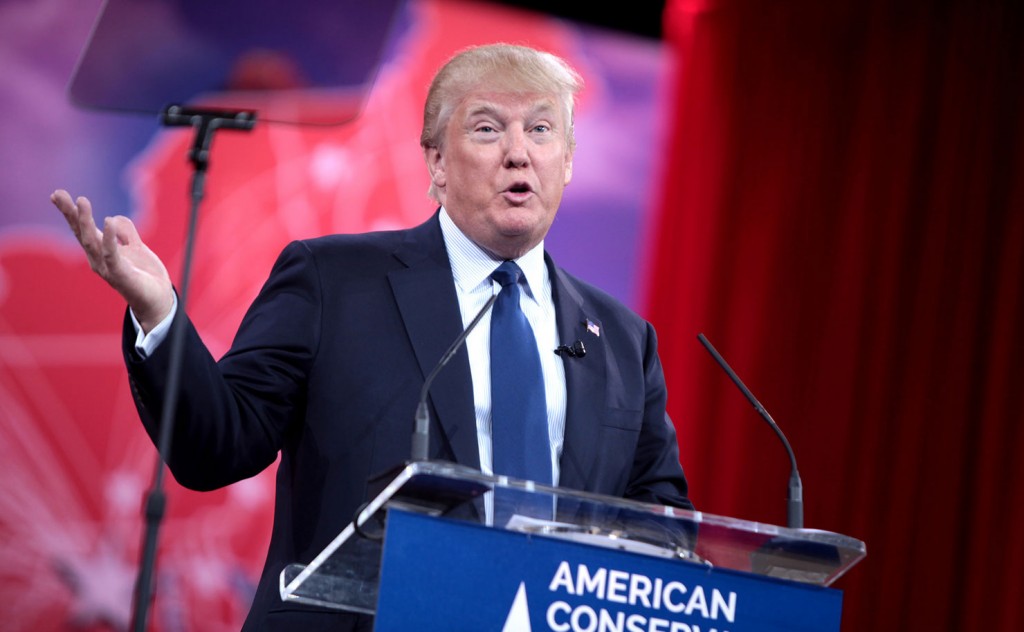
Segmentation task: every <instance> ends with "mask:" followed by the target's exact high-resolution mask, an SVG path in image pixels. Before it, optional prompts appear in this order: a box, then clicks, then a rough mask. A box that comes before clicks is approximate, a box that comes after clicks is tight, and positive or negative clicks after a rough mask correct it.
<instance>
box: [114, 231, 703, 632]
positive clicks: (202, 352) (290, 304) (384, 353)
mask: <svg viewBox="0 0 1024 632" xmlns="http://www.w3.org/2000/svg"><path fill="white" fill-rule="evenodd" d="M546 261H547V265H548V266H549V270H550V272H551V275H552V286H553V298H554V303H555V309H556V320H557V327H558V334H559V338H560V340H561V341H562V342H563V343H570V344H571V343H572V342H573V341H575V340H582V341H584V344H585V345H586V350H587V352H586V355H585V357H583V358H573V357H567V358H564V359H563V361H564V363H565V380H566V390H567V411H566V424H565V441H564V447H563V452H562V456H561V461H560V467H561V475H560V482H559V484H560V485H561V486H564V487H571V488H576V489H581V490H586V491H591V492H596V493H600V494H608V495H613V496H621V497H626V498H632V499H636V500H642V501H647V502H655V503H660V504H668V505H675V506H682V507H687V508H689V507H691V505H690V504H689V501H688V500H687V497H686V481H685V479H684V477H683V472H682V469H681V467H680V465H679V454H678V447H677V445H676V436H675V431H674V430H673V428H672V425H671V423H670V422H669V421H668V419H667V417H666V415H665V398H666V393H665V382H664V377H663V375H662V369H661V364H660V361H659V360H658V356H657V352H656V341H655V335H654V330H653V329H652V328H651V326H650V325H649V324H648V323H646V322H645V321H643V320H642V319H641V318H640V317H638V316H637V315H636V314H634V313H633V312H631V311H630V310H628V309H626V308H625V307H624V306H622V305H621V304H620V303H619V302H618V301H616V300H615V299H613V298H612V297H610V296H608V295H607V294H605V293H603V292H601V291H600V290H598V289H596V288H594V287H592V286H590V285H588V284H586V283H584V282H582V281H579V280H578V279H576V278H574V277H572V276H571V275H569V274H567V273H566V272H564V271H563V270H561V269H559V268H558V267H556V266H555V265H554V264H553V263H552V262H551V260H550V258H546ZM176 318H187V316H186V315H185V314H184V313H183V310H179V312H178V314H177V315H176ZM588 322H589V323H593V324H595V325H596V326H597V331H596V332H595V331H594V330H593V329H594V328H593V327H591V328H589V329H588ZM185 330H186V332H187V340H186V343H185V360H184V376H183V381H182V389H181V393H180V400H179V404H178V415H177V421H176V425H175V428H174V433H173V444H172V448H171V452H170V455H169V462H168V465H169V467H170V469H171V472H172V473H173V475H174V477H175V478H176V479H177V480H178V482H180V483H181V484H182V485H184V486H185V487H188V488H192V489H196V490H210V489H215V488H219V487H222V486H224V485H228V484H231V483H233V482H235V481H238V480H241V479H244V478H247V477H250V476H253V475H255V474H257V473H259V472H260V471H262V470H263V469H264V468H266V467H267V466H268V465H270V464H272V463H273V462H274V461H275V459H276V458H277V457H278V454H280V458H281V461H280V464H279V466H278V472H277V494H276V500H275V503H276V504H275V513H274V527H273V533H272V536H271V542H270V547H269V551H268V554H267V561H266V566H265V568H264V571H263V575H262V577H261V580H260V584H259V587H258V588H257V593H256V597H255V601H254V603H253V606H252V609H251V610H250V613H249V617H248V619H247V621H246V629H299V628H300V626H301V627H302V628H305V629H306V630H311V629H320V628H321V627H323V629H332V630H338V629H363V628H364V627H365V629H369V625H370V622H369V621H368V619H366V618H360V617H356V616H350V615H346V614H343V613H330V612H318V611H315V610H313V609H309V608H306V607H303V606H298V605H295V604H290V603H283V602H282V601H281V600H280V597H279V595H278V575H279V574H280V572H281V569H282V568H283V567H284V566H285V565H287V564H289V563H293V562H301V563H308V562H309V561H311V560H312V558H313V557H314V556H315V555H316V554H317V553H318V552H319V551H320V550H321V549H322V548H323V547H324V546H325V545H326V544H327V543H328V542H330V541H331V540H332V539H333V538H334V537H335V536H336V535H337V534H338V533H339V532H340V531H341V530H342V529H343V528H344V526H345V525H346V524H348V523H349V522H350V521H351V519H352V517H353V514H354V512H355V511H356V509H357V507H358V506H359V505H360V504H362V503H363V502H364V501H366V500H367V499H368V484H367V481H368V480H369V479H370V478H371V477H373V476H374V475H376V474H379V473H381V472H384V471H385V470H388V469H389V468H393V467H395V466H396V465H398V464H400V463H402V462H403V461H404V460H407V459H408V458H409V454H410V449H411V435H412V429H413V417H414V413H415V410H416V403H417V399H418V396H419V392H420V388H421V386H422V384H423V379H424V376H425V375H427V374H428V373H429V372H430V371H431V369H433V367H434V366H435V365H436V363H437V362H438V360H439V359H440V358H441V356H442V355H443V353H444V352H445V350H446V349H447V347H448V345H449V344H450V343H451V342H452V340H454V339H455V338H456V337H457V336H458V335H459V334H460V333H461V331H462V318H461V315H460V311H459V306H458V299H457V296H456V292H455V287H454V283H453V281H452V271H451V267H450V264H449V260H448V255H447V252H446V250H445V246H444V240H443V238H442V235H441V229H440V224H439V223H438V219H437V216H436V215H435V216H434V217H433V218H432V219H430V220H428V221H427V222H426V223H424V224H422V225H420V226H418V227H415V228H412V229H408V230H401V231H392V232H381V233H368V234H361V235H332V236H327V237H321V238H317V239H312V240H308V241H299V242H293V243H291V244H290V245H288V246H287V247H286V248H285V249H284V251H283V252H282V254H281V256H280V257H279V259H278V261H277V262H276V264H275V265H274V269H273V271H272V272H271V274H270V277H269V278H268V280H267V282H266V284H265V285H264V287H263V289H262V290H261V292H260V294H259V296H258V297H257V298H256V300H255V301H254V303H253V304H252V306H251V307H250V309H249V311H248V313H247V314H246V316H245V318H244V320H243V322H242V325H241V327H240V328H239V331H238V333H237V335H236V337H235V340H234V342H233V344H232V347H231V349H230V350H229V351H228V353H227V354H226V355H225V356H224V357H223V358H222V359H221V360H220V361H219V362H217V361H215V360H214V358H212V357H211V356H210V354H209V352H208V351H207V350H206V347H205V346H204V345H203V344H202V342H201V340H200V339H199V336H198V335H197V333H196V331H195V329H194V328H193V327H192V325H191V324H190V323H186V329H185ZM134 338H135V334H134V331H133V330H132V329H131V325H130V322H129V321H128V319H127V317H126V322H125V336H124V354H125V358H126V363H127V366H128V370H129V377H130V380H129V381H130V383H131V386H132V391H133V394H134V396H135V401H136V405H137V407H138V409H139V413H140V416H141V418H142V420H143V423H144V425H145V427H146V429H147V431H148V432H149V433H150V435H151V437H153V439H154V442H155V441H156V437H157V436H158V425H159V410H160V407H161V405H162V397H163V385H164V383H165V381H166V372H167V365H168V356H169V347H170V345H169V344H164V345H161V346H160V347H159V348H158V349H157V350H156V351H155V352H154V353H153V355H152V356H150V357H149V358H147V359H145V360H142V359H140V358H139V356H138V355H137V354H136V353H135V351H134V348H133V343H134ZM553 351H554V350H552V352H553ZM430 402H431V405H432V411H431V414H432V428H431V435H430V437H431V438H430V456H431V458H438V459H447V460H452V461H456V462H458V463H462V464H465V465H469V466H472V467H479V451H478V447H477V433H476V419H475V412H474V405H473V390H472V383H471V377H470V369H469V359H468V356H467V354H466V352H465V350H462V351H460V352H459V354H458V355H456V356H455V357H454V358H453V360H452V362H451V363H450V364H449V365H448V366H447V367H446V368H445V370H444V371H442V372H441V373H440V374H439V375H438V377H437V379H436V381H435V383H434V384H433V386H432V388H431V391H430Z"/></svg>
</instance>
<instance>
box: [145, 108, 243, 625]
mask: <svg viewBox="0 0 1024 632" xmlns="http://www.w3.org/2000/svg"><path fill="white" fill-rule="evenodd" d="M161 122H162V123H163V124H164V125H165V126H168V127H192V128H193V129H195V136H194V138H193V141H192V148H191V149H190V150H189V152H188V159H189V162H191V163H192V166H193V173H192V189H191V198H192V206H191V212H190V214H189V224H188V233H187V236H186V241H185V260H184V262H183V265H182V273H181V286H180V290H179V293H178V309H179V310H184V309H185V305H186V303H187V301H188V293H189V281H190V280H191V276H192V258H193V250H194V248H195V241H196V232H197V231H196V225H197V223H198V218H199V205H200V203H201V202H202V199H203V193H204V189H205V185H206V171H207V169H208V167H209V164H210V145H211V144H212V143H213V133H214V132H215V131H217V130H218V129H228V130H239V131H250V130H252V128H253V126H254V125H255V124H256V114H255V112H250V111H237V110H235V111H229V110H209V109H193V108H185V107H182V106H178V105H172V106H170V107H168V108H167V109H166V110H164V112H163V113H162V114H161ZM182 313H184V311H182ZM184 334H185V319H184V318H178V317H175V319H174V322H173V325H172V327H171V332H170V340H169V344H170V345H171V347H170V360H169V366H168V379H167V389H166V391H165V394H164V406H163V410H162V411H161V413H160V436H159V441H157V457H156V465H155V468H154V470H155V471H154V473H153V485H152V487H150V489H149V490H148V491H147V492H146V503H145V511H144V514H145V518H146V530H145V535H144V538H143V543H142V560H141V562H140V565H139V576H138V578H137V580H136V584H135V595H134V599H133V601H134V603H133V604H132V605H133V609H132V630H134V631H135V632H144V631H145V629H146V623H147V619H148V612H149V606H150V602H151V601H152V599H153V595H154V589H153V571H154V569H155V567H156V552H157V540H158V536H159V532H160V524H161V523H162V522H163V518H164V513H165V511H166V509H167V495H166V494H165V493H164V489H163V486H164V472H165V467H164V463H165V461H169V460H170V450H171V435H172V429H173V426H174V418H175V413H176V409H177V406H178V391H179V388H180V382H181V364H182V360H183V350H184V342H185V335H184Z"/></svg>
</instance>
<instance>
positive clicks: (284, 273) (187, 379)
mask: <svg viewBox="0 0 1024 632" xmlns="http://www.w3.org/2000/svg"><path fill="white" fill-rule="evenodd" d="M179 319H181V320H184V323H181V324H182V325H183V327H182V328H181V331H183V333H184V336H185V339H184V344H183V359H182V373H181V388H180V389H179V399H178V403H177V406H176V414H175V418H174V428H173V432H172V438H171V446H170V450H169V453H167V454H164V455H163V456H164V460H165V461H166V462H167V464H168V466H169V467H170V470H171V472H172V474H173V475H174V477H175V479H177V481H178V482H179V483H181V484H182V485H184V486H185V487H188V488H191V489H196V490H210V489H216V488H219V487H223V486H225V485H229V484H231V483H233V482H236V481H238V480H241V479H244V478H248V477H250V476H254V475H255V474H258V473H259V472H260V471H262V470H263V469H264V468H266V467H267V466H268V465H270V464H271V463H273V462H274V460H275V459H276V458H277V453H278V451H279V450H280V449H281V447H282V445H283V444H284V441H285V439H286V437H287V435H288V433H289V432H294V431H295V428H296V426H297V425H298V424H297V423H296V422H298V421H299V420H300V419H301V417H302V415H303V413H304V409H305V390H306V382H307V377H308V373H309V370H310V366H311V364H312V361H313V359H314V357H315V355H316V353H317V348H318V343H319V340H320V323H321V293H320V277H319V274H318V271H317V269H316V264H315V261H314V259H313V257H312V255H311V253H310V251H309V249H308V247H307V246H306V245H305V244H303V243H301V242H293V243H292V244H290V245H289V246H288V247H287V248H285V250H284V251H283V252H282V253H281V256H280V257H279V258H278V260H277V262H276V263H275V265H274V268H273V270H272V272H271V274H270V277H269V278H268V280H267V282H266V283H265V284H264V286H263V289H262V290H261V291H260V294H259V296H258V297H257V298H256V300H255V301H254V302H253V304H252V306H251V307H250V308H249V311H248V312H247V314H246V316H245V318H244V319H243V321H242V325H241V327H240V328H239V331H238V334H237V335H236V337H235V340H234V342H233V344H232V346H231V349H230V350H229V351H228V353H227V354H226V355H225V356H224V357H223V358H222V359H221V360H220V361H219V362H217V361H215V360H214V358H213V357H212V356H211V355H210V352H209V351H208V350H207V348H206V346H205V345H204V344H203V342H202V340H201V339H200V337H199V335H198V333H197V332H196V330H195V327H194V326H193V325H192V323H191V322H190V321H189V320H188V317H187V315H186V314H185V313H184V310H182V309H179V310H178V313H177V315H176V316H175V320H179ZM174 324H175V325H178V323H174ZM173 331H174V327H172V332H173ZM171 335H172V336H173V335H174V334H173V333H172V334H171ZM172 342H173V340H171V339H170V338H168V340H165V341H164V343H163V344H161V345H160V346H159V347H158V348H157V349H156V350H155V352H154V353H153V354H152V355H151V356H149V357H147V358H145V359H140V358H139V356H138V355H137V354H136V352H135V350H134V335H133V329H132V326H131V323H130V321H129V316H127V315H126V316H125V331H124V335H123V341H122V347H123V353H124V356H125V363H126V365H127V367H128V374H129V382H130V385H131V388H132V395H133V397H134V399H135V403H136V407H137V408H138V411H139V415H140V417H141V419H142V422H143V425H144V426H145V428H146V431H147V432H148V433H149V435H150V437H151V439H152V440H153V442H154V443H157V442H158V437H159V432H160V419H161V411H162V409H163V407H164V406H165V405H166V403H167V395H168V393H167V382H168V375H169V368H170V366H169V365H170V361H171V359H170V355H171V348H172V346H173V345H172V344H171V343H172Z"/></svg>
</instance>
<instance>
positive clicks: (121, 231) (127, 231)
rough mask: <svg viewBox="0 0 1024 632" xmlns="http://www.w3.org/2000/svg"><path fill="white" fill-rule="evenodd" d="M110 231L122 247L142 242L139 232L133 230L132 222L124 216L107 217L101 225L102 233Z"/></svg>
mask: <svg viewBox="0 0 1024 632" xmlns="http://www.w3.org/2000/svg"><path fill="white" fill-rule="evenodd" d="M107 231H112V232H113V233H114V237H115V238H116V242H117V243H118V244H119V245H122V246H128V245H134V244H137V243H138V242H140V241H142V238H141V237H139V231H138V230H137V229H136V228H135V224H133V223H132V220H130V219H128V218H127V217H125V216H124V215H115V216H113V217H108V218H107V219H106V220H104V223H103V232H104V234H106V232H107Z"/></svg>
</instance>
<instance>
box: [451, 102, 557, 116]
mask: <svg viewBox="0 0 1024 632" xmlns="http://www.w3.org/2000/svg"><path fill="white" fill-rule="evenodd" d="M502 110H503V108H500V107H499V106H495V105H494V104H492V103H486V102H485V103H481V104H479V105H477V106H476V107H474V108H472V109H470V110H469V111H468V112H466V116H467V117H474V116H480V115H490V116H494V117H496V118H500V115H501V114H502ZM556 111H557V108H556V107H555V106H554V105H553V104H552V103H551V102H550V101H548V100H543V101H537V102H536V103H534V105H533V107H531V108H530V110H529V111H528V115H530V116H536V115H538V114H543V115H547V114H549V113H551V112H556Z"/></svg>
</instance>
